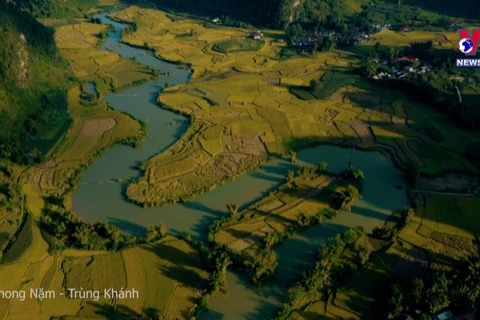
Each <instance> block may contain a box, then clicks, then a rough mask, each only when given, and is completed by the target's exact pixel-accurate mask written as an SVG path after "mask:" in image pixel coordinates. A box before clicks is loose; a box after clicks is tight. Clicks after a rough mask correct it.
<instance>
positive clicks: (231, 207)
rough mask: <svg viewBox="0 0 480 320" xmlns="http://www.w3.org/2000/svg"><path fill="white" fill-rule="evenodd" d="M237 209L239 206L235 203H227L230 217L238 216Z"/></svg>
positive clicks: (235, 217)
mask: <svg viewBox="0 0 480 320" xmlns="http://www.w3.org/2000/svg"><path fill="white" fill-rule="evenodd" d="M238 209H239V206H238V204H236V203H234V204H227V210H228V213H229V214H230V217H231V218H233V219H237V218H238Z"/></svg>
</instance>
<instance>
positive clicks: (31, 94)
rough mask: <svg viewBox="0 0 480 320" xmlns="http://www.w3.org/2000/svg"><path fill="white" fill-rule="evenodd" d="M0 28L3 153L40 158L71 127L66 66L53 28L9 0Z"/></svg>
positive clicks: (1, 6) (0, 3)
mask: <svg viewBox="0 0 480 320" xmlns="http://www.w3.org/2000/svg"><path fill="white" fill-rule="evenodd" d="M25 3H27V2H24V4H25ZM0 30H1V32H0V47H1V48H2V50H1V51H0V158H9V159H11V160H13V161H15V162H19V163H26V162H31V161H32V160H34V159H37V160H39V159H40V158H41V154H42V153H44V152H46V151H47V150H48V148H49V147H50V146H51V144H52V143H53V142H54V140H55V139H56V138H57V137H58V134H59V133H60V134H61V131H62V128H65V127H66V126H68V122H69V119H68V117H67V104H66V96H65V89H66V86H67V85H68V76H67V71H66V70H67V69H68V68H67V66H66V64H65V63H64V62H63V61H62V60H61V59H60V58H59V57H58V55H57V49H56V46H55V41H54V37H53V30H51V29H50V28H47V27H45V26H43V25H42V24H41V23H39V22H38V21H37V20H36V19H35V18H34V17H33V16H31V15H30V14H29V13H28V12H26V11H22V10H20V8H19V7H18V6H16V5H15V4H12V3H9V2H8V3H7V2H6V0H0ZM35 149H38V150H35ZM33 150H35V152H33V153H31V154H30V155H31V156H28V155H27V154H28V153H29V152H31V151H33Z"/></svg>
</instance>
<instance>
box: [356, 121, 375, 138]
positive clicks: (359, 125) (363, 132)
mask: <svg viewBox="0 0 480 320" xmlns="http://www.w3.org/2000/svg"><path fill="white" fill-rule="evenodd" d="M350 127H351V128H352V130H353V131H354V132H355V133H356V134H357V136H358V137H359V138H360V139H361V141H362V142H374V141H375V136H374V135H373V132H372V128H371V126H370V124H369V123H367V122H365V121H362V120H360V119H353V120H352V121H350Z"/></svg>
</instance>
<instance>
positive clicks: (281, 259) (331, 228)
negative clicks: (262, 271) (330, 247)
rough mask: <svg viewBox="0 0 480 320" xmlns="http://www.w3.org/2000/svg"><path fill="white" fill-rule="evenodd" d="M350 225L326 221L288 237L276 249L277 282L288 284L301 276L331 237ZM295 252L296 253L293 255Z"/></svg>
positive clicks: (283, 284) (275, 276) (275, 278)
mask: <svg viewBox="0 0 480 320" xmlns="http://www.w3.org/2000/svg"><path fill="white" fill-rule="evenodd" d="M347 229H348V227H346V226H344V225H340V224H336V223H333V222H330V221H328V222H325V223H323V224H321V225H318V226H313V227H310V228H308V229H306V230H304V231H303V232H302V234H301V235H296V236H293V237H290V238H288V239H287V240H285V241H284V242H282V243H281V244H280V245H278V246H277V247H276V249H275V252H276V254H277V261H278V267H277V269H276V270H275V275H274V280H275V283H277V284H279V285H282V286H286V285H289V284H290V282H292V281H295V280H296V278H297V277H299V276H301V274H302V273H303V271H304V270H306V269H308V268H310V267H311V266H312V265H313V263H315V262H316V260H317V258H318V251H319V250H320V249H321V248H322V247H323V246H324V245H325V244H327V241H328V239H329V238H332V237H335V236H336V235H337V234H340V233H342V232H344V231H346V230H347ZM292 252H295V255H292Z"/></svg>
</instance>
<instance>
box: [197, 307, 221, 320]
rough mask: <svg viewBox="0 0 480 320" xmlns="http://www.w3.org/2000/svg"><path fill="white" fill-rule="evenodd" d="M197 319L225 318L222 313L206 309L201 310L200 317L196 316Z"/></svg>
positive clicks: (219, 319) (212, 319)
mask: <svg viewBox="0 0 480 320" xmlns="http://www.w3.org/2000/svg"><path fill="white" fill-rule="evenodd" d="M198 319H199V320H223V319H225V315H224V314H223V313H220V312H217V311H213V310H210V309H208V310H207V311H205V312H203V313H202V314H201V315H200V317H198Z"/></svg>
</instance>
